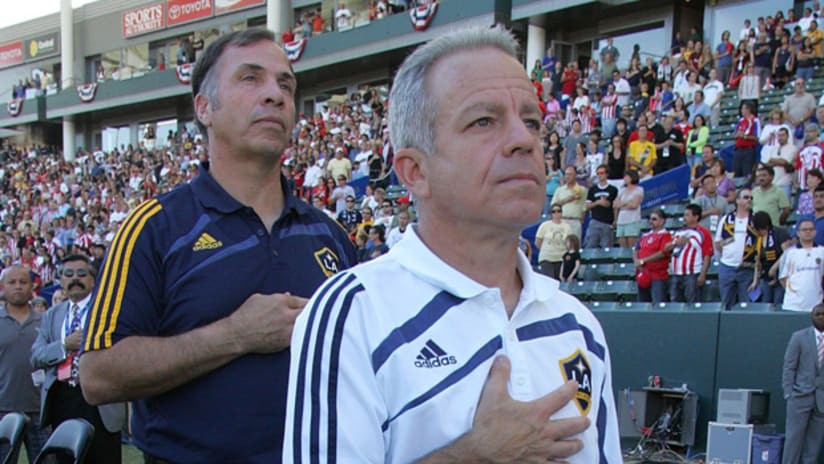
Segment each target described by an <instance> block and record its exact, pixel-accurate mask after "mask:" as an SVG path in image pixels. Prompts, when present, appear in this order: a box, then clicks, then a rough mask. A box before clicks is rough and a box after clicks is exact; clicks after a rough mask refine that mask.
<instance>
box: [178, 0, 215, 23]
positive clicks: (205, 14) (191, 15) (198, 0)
mask: <svg viewBox="0 0 824 464" xmlns="http://www.w3.org/2000/svg"><path fill="white" fill-rule="evenodd" d="M213 11H214V10H213V8H212V0H168V1H167V2H166V24H168V25H169V26H176V25H178V24H183V23H188V22H190V21H197V20H199V19H204V18H210V17H211V16H212V12H213Z"/></svg>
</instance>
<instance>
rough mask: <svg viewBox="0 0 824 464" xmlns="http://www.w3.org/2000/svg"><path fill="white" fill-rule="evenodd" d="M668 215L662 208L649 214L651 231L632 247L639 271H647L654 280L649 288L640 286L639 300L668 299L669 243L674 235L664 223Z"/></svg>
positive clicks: (653, 301)
mask: <svg viewBox="0 0 824 464" xmlns="http://www.w3.org/2000/svg"><path fill="white" fill-rule="evenodd" d="M666 220H667V215H666V214H665V213H664V211H662V210H655V211H653V212H652V213H650V215H649V223H650V226H651V229H650V231H648V232H646V233H644V234H643V235H641V237H640V238H639V239H638V242H637V243H636V244H635V246H634V247H633V249H632V260H633V262H634V263H635V268H636V272H637V273H641V272H644V273H647V274H649V277H650V278H651V280H652V284H651V285H650V287H649V288H642V287H640V286H639V287H638V301H651V302H652V303H653V304H658V303H663V302H665V301H666V300H667V278H668V277H669V272H668V267H669V257H670V253H669V252H668V251H667V250H666V248H667V244H668V243H670V242H671V241H672V235H671V234H670V233H669V231H668V230H667V229H665V228H664V224H665V222H666Z"/></svg>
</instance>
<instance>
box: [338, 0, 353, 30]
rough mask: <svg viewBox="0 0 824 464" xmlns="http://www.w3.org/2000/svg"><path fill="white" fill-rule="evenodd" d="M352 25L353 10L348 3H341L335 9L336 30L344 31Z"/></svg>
mask: <svg viewBox="0 0 824 464" xmlns="http://www.w3.org/2000/svg"><path fill="white" fill-rule="evenodd" d="M351 27H352V12H351V11H350V10H349V8H347V7H346V4H344V3H340V5H339V6H338V9H337V10H336V11H335V30H338V31H343V30H346V29H350V28H351Z"/></svg>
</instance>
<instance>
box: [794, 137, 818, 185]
mask: <svg viewBox="0 0 824 464" xmlns="http://www.w3.org/2000/svg"><path fill="white" fill-rule="evenodd" d="M823 161H824V144H822V143H821V142H816V143H810V144H807V145H804V146H803V147H801V151H799V152H798V158H796V159H795V170H796V172H797V173H798V185H799V186H800V188H801V190H807V171H809V170H810V169H821V166H822V164H824V162H823Z"/></svg>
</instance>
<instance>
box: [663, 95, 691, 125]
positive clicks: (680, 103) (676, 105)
mask: <svg viewBox="0 0 824 464" xmlns="http://www.w3.org/2000/svg"><path fill="white" fill-rule="evenodd" d="M663 115H667V116H671V117H672V120H673V123H675V124H680V123H682V122H684V121H688V120H689V115H690V114H689V110H687V105H686V104H685V103H684V99H683V98H681V97H676V98H675V100H674V101H673V102H672V109H671V110H669V111H668V112H666V113H664V114H662V116H663Z"/></svg>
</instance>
